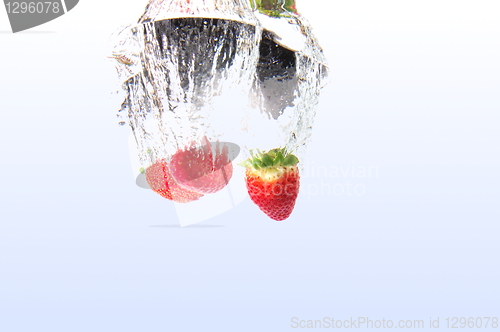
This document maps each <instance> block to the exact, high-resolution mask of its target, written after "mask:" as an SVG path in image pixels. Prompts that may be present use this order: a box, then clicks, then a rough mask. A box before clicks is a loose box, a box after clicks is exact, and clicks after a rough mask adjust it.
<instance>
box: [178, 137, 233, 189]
mask: <svg viewBox="0 0 500 332" xmlns="http://www.w3.org/2000/svg"><path fill="white" fill-rule="evenodd" d="M205 141H206V142H205V144H204V145H203V146H191V147H190V148H187V149H183V150H179V151H177V152H176V153H175V154H174V155H173V156H172V160H171V161H170V163H169V167H170V172H171V174H172V176H173V177H174V179H175V181H176V182H177V183H178V184H179V185H180V186H182V187H184V188H186V189H188V190H192V191H195V192H199V193H202V194H211V193H215V192H218V191H219V190H221V189H222V188H224V187H225V186H226V185H227V184H228V182H229V180H230V179H231V177H232V175H233V165H232V163H231V160H230V158H229V153H228V147H227V145H225V144H221V143H218V142H216V143H210V142H209V141H208V140H206V139H205ZM221 145H222V149H221ZM213 148H215V149H213Z"/></svg>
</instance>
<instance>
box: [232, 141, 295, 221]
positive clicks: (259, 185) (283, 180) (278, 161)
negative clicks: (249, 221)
mask: <svg viewBox="0 0 500 332" xmlns="http://www.w3.org/2000/svg"><path fill="white" fill-rule="evenodd" d="M298 162H299V160H298V159H297V157H296V156H294V155H293V154H287V153H286V151H285V149H274V150H270V151H268V152H265V153H260V152H259V153H258V154H257V155H256V156H253V155H252V158H250V159H247V160H246V161H244V162H243V163H242V164H241V165H242V166H244V167H246V177H245V180H246V186H247V190H248V194H249V195H250V198H251V199H252V201H253V202H254V203H255V204H257V206H258V207H259V208H260V209H261V210H262V211H263V212H264V213H265V214H267V215H268V216H269V217H270V218H271V219H274V220H277V221H281V220H285V219H286V218H288V217H289V216H290V214H291V213H292V211H293V208H294V206H295V201H296V200H297V196H298V194H299V187H300V176H299V169H298V167H297V166H296V165H297V163H298Z"/></svg>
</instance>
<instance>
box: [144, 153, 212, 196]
mask: <svg viewBox="0 0 500 332" xmlns="http://www.w3.org/2000/svg"><path fill="white" fill-rule="evenodd" d="M146 181H147V182H148V184H149V187H150V188H151V189H152V190H153V191H155V192H156V193H157V194H159V195H160V196H162V197H165V198H166V199H169V200H172V201H174V202H177V203H188V202H192V201H195V200H197V199H198V198H200V197H202V196H203V194H200V193H197V192H194V191H191V190H187V189H185V188H183V187H181V186H179V184H178V183H177V182H176V181H175V180H174V178H173V177H172V174H171V173H170V171H169V168H168V164H167V162H166V161H165V160H159V161H157V162H155V163H154V164H153V165H151V166H150V167H148V168H147V169H146Z"/></svg>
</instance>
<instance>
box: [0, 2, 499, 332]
mask: <svg viewBox="0 0 500 332" xmlns="http://www.w3.org/2000/svg"><path fill="white" fill-rule="evenodd" d="M143 5H144V4H143V2H141V1H127V2H125V1H117V0H114V1H106V2H105V3H103V2H100V1H93V0H83V1H81V2H80V3H79V4H78V5H77V6H76V7H75V8H74V9H73V10H72V11H70V12H69V13H68V14H66V15H64V16H63V17H61V18H59V19H56V20H54V21H52V22H49V23H47V24H45V25H42V26H39V27H36V28H33V29H31V30H29V31H26V32H22V33H18V34H12V33H11V32H10V26H9V24H8V20H7V15H6V13H5V11H3V10H0V85H1V89H0V91H1V92H0V93H1V98H0V111H1V118H0V161H1V163H0V331H6V332H17V331H23V332H24V331H51V332H52V331H72V332H73V331H74V332H76V331H85V332H87V331H95V332H97V331H148V332H149V331H151V332H152V331H155V332H156V331H207V330H209V331H212V330H213V331H286V330H294V329H293V328H292V323H291V318H292V317H298V318H299V319H302V320H308V319H323V317H325V316H326V317H334V318H336V319H349V318H350V317H358V316H365V317H369V318H370V319H373V320H375V319H382V318H385V319H392V320H394V321H396V322H397V321H398V320H399V319H411V320H414V319H422V320H424V321H425V323H426V329H428V327H429V326H428V321H429V318H430V317H433V318H437V317H441V328H444V327H446V321H445V320H444V319H445V318H446V317H453V316H458V317H462V316H463V317H478V316H482V317H484V316H490V317H493V316H496V317H499V316H500V311H499V309H500V303H499V301H500V300H499V299H500V284H499V282H498V280H500V262H499V256H498V254H499V252H500V250H499V249H500V244H499V243H500V242H499V239H500V235H499V231H500V227H499V220H500V212H499V202H500V200H499V198H500V191H499V185H500V175H499V170H500V168H499V167H500V153H499V152H500V134H499V130H500V115H499V112H500V61H499V59H500V38H499V36H500V20H499V18H498V17H499V16H498V15H499V13H500V4H499V3H498V1H483V0H479V1H460V0H455V1H445V0H433V1H426V0H421V1H388V0H382V1H356V0H350V1H319V0H316V1H314V0H308V1H305V0H302V1H301V0H298V8H299V10H300V11H301V12H302V13H303V14H304V16H306V17H307V18H308V20H309V21H310V22H311V23H312V24H313V26H314V28H315V30H314V31H315V33H316V35H317V37H318V38H319V40H320V42H321V44H322V45H323V47H324V50H325V53H326V55H327V58H328V61H329V64H330V68H331V81H330V83H329V85H328V86H327V87H326V88H325V89H324V90H323V94H322V97H321V102H320V105H319V108H318V114H317V120H316V125H315V128H314V134H313V140H312V141H311V143H310V144H309V151H308V162H309V163H310V165H311V168H310V169H313V170H314V169H315V170H316V171H317V172H311V173H310V174H304V175H303V177H302V191H301V195H300V197H299V200H298V202H297V206H296V209H295V211H294V213H293V215H292V216H291V217H290V218H289V219H288V220H287V221H286V222H284V223H275V222H273V221H271V220H269V219H267V218H266V217H265V216H264V215H263V214H262V213H261V212H260V211H259V210H258V209H257V208H256V207H255V206H254V205H253V204H252V203H251V202H250V201H249V200H246V201H245V202H244V203H242V204H240V205H239V206H238V207H236V208H235V209H233V210H231V211H229V212H227V213H225V214H223V215H220V216H217V217H215V218H213V219H210V220H207V221H206V222H204V223H202V224H199V225H198V226H196V227H188V228H179V227H177V225H178V221H177V217H176V214H175V210H174V207H173V205H172V204H171V203H170V202H168V201H166V200H164V199H163V198H161V197H159V196H158V195H155V194H154V193H153V192H151V191H148V190H144V189H140V188H138V187H137V186H135V184H134V183H133V181H132V179H131V174H130V173H131V170H130V162H129V156H128V145H127V138H128V129H127V128H120V127H118V126H117V124H116V118H115V113H116V110H117V109H118V107H119V104H117V101H116V100H114V99H113V98H111V91H113V89H116V86H115V83H116V79H115V72H114V68H113V66H112V63H111V62H109V60H108V59H106V56H107V55H108V50H107V39H108V37H109V35H110V34H111V33H112V32H113V31H114V30H115V29H116V28H117V27H118V26H119V25H120V24H123V23H126V22H129V21H133V20H134V19H135V18H136V17H138V16H139V15H140V13H142V9H143ZM369 167H375V169H377V173H376V175H372V176H371V177H363V176H358V173H354V174H353V173H352V172H350V170H352V169H356V170H360V169H361V170H362V169H367V168H369ZM324 169H327V170H328V172H323V171H322V170H324ZM335 170H339V174H337V175H335V172H334V171H335ZM342 170H343V171H344V173H343V174H342ZM349 185H358V189H359V191H358V193H361V188H363V189H364V191H362V194H356V193H352V192H351V195H350V194H349V193H348V192H347V191H344V192H342V193H341V192H340V189H341V188H344V189H347V188H348V186H349ZM333 188H337V191H336V192H332V190H331V189H333ZM329 190H330V191H329ZM159 226H161V227H159ZM426 329H425V330H426Z"/></svg>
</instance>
